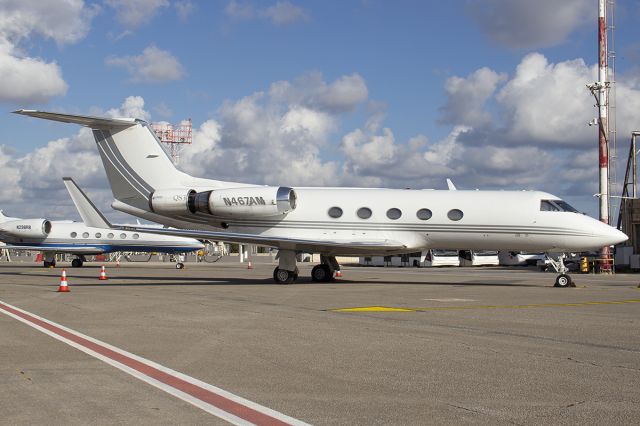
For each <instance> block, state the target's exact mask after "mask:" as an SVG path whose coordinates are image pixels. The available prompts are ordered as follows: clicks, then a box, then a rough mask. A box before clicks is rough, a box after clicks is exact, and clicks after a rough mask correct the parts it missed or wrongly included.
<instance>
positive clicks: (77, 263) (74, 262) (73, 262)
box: [71, 259, 83, 268]
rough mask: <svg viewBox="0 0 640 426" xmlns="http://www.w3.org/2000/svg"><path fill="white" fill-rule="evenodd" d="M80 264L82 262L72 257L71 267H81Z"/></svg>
mask: <svg viewBox="0 0 640 426" xmlns="http://www.w3.org/2000/svg"><path fill="white" fill-rule="evenodd" d="M82 264H83V262H82V260H80V259H73V260H72V261H71V267H73V268H82Z"/></svg>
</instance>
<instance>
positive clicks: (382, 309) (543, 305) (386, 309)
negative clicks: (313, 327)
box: [329, 299, 640, 312]
mask: <svg viewBox="0 0 640 426" xmlns="http://www.w3.org/2000/svg"><path fill="white" fill-rule="evenodd" d="M628 303H640V299H628V300H610V301H607V300H605V301H590V302H574V303H532V304H528V305H467V306H432V307H427V308H400V307H392V306H361V307H353V308H338V309H329V311H331V312H425V311H459V310H471V309H534V308H564V307H571V308H574V307H581V306H591V305H624V304H628Z"/></svg>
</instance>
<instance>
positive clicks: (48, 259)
mask: <svg viewBox="0 0 640 426" xmlns="http://www.w3.org/2000/svg"><path fill="white" fill-rule="evenodd" d="M42 258H43V259H42V266H44V267H45V268H55V267H56V254H55V253H47V252H44V253H42Z"/></svg>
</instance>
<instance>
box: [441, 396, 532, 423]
mask: <svg viewBox="0 0 640 426" xmlns="http://www.w3.org/2000/svg"><path fill="white" fill-rule="evenodd" d="M446 404H447V405H448V406H449V407H453V408H458V409H460V410H464V411H468V412H470V413H474V414H480V415H483V416H487V417H496V416H495V415H491V414H488V413H485V412H484V411H481V410H476V409H473V408H469V407H465V406H462V405H456V404H451V403H449V402H447V403H446ZM500 419H501V420H504V421H505V422H507V423H509V424H512V425H515V426H524V425H522V424H520V423H516V422H514V421H513V420H509V419H505V418H502V417H500Z"/></svg>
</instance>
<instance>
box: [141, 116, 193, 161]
mask: <svg viewBox="0 0 640 426" xmlns="http://www.w3.org/2000/svg"><path fill="white" fill-rule="evenodd" d="M151 128H152V129H153V131H154V133H155V134H156V137H157V138H158V140H159V141H160V142H162V143H163V144H164V145H165V146H166V147H167V149H168V150H169V155H170V156H171V160H172V161H173V164H175V165H177V164H178V162H179V161H180V152H181V151H182V150H183V149H184V147H185V146H186V145H189V144H191V143H192V141H193V138H192V136H193V129H192V126H191V119H190V118H189V119H187V120H183V121H182V122H181V123H180V124H169V123H152V124H151Z"/></svg>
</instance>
